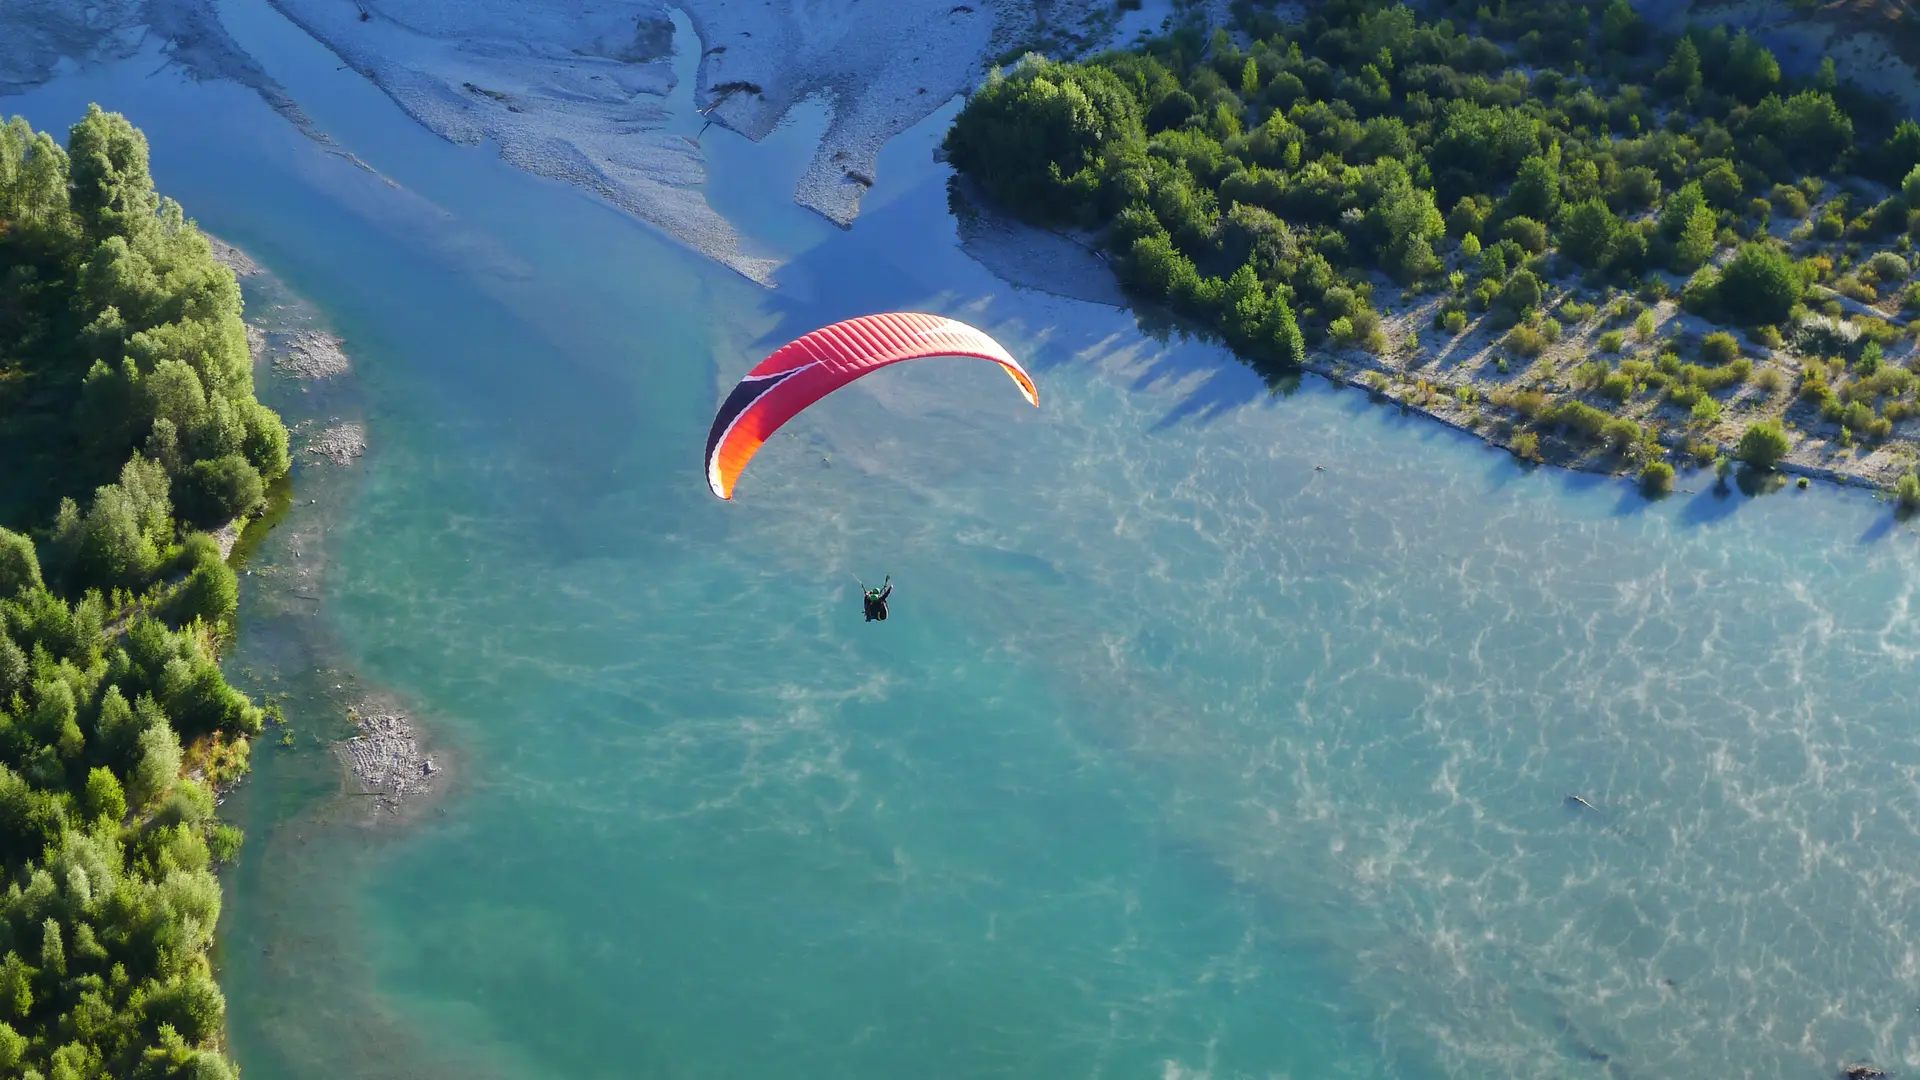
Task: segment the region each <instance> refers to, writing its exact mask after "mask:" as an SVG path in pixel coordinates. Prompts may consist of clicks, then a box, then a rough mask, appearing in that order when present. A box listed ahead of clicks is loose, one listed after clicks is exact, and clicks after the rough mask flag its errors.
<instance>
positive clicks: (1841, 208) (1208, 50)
mask: <svg viewBox="0 0 1920 1080" xmlns="http://www.w3.org/2000/svg"><path fill="white" fill-rule="evenodd" d="M1291 11H1292V9H1291V8H1290V7H1289V6H1286V5H1277V4H1274V3H1272V2H1270V0H1268V2H1250V0H1238V2H1236V3H1234V4H1233V5H1232V7H1231V17H1230V19H1229V20H1228V25H1225V26H1216V27H1209V26H1208V24H1207V22H1206V21H1205V11H1204V8H1202V7H1201V6H1199V5H1190V6H1189V7H1188V10H1187V12H1186V13H1185V14H1183V15H1181V16H1179V17H1178V18H1176V19H1175V20H1174V21H1172V22H1170V23H1169V26H1168V29H1167V30H1166V32H1164V33H1162V34H1161V35H1160V36H1158V37H1153V38H1150V39H1148V40H1146V41H1144V42H1142V43H1140V44H1138V45H1136V46H1134V47H1132V48H1130V49H1126V50H1121V51H1109V52H1105V53H1101V54H1099V55H1096V56H1092V57H1089V58H1086V59H1084V60H1081V61H1078V62H1076V61H1070V60H1050V59H1047V58H1046V57H1044V56H1041V55H1039V54H1028V55H1026V56H1024V57H1019V58H1018V59H1017V60H1015V57H1014V56H1013V55H1009V56H1008V57H1007V58H1006V59H1008V60H1013V61H1014V62H1013V63H1012V66H1011V67H1008V68H1005V69H1001V68H995V69H993V70H992V71H991V72H990V73H989V75H988V78H987V80H986V82H985V83H984V84H983V85H982V86H980V87H979V88H978V89H977V90H975V91H974V92H973V93H972V95H971V96H970V97H969V99H968V101H967V104H966V105H965V107H964V108H963V109H962V110H961V112H960V113H959V115H958V116H957V117H956V118H955V121H954V124H953V127H952V129H951V130H950V131H949V133H948V135H947V138H946V141H945V144H944V147H943V149H944V152H945V154H946V156H947V158H948V160H950V161H951V162H952V164H953V165H954V167H955V168H956V170H957V171H958V172H960V173H961V174H963V175H964V176H966V177H967V178H968V179H969V180H971V181H972V182H973V183H974V184H975V185H976V186H977V188H978V189H979V190H980V191H982V192H983V193H984V195H985V197H986V198H987V200H988V201H989V202H990V203H991V204H992V205H994V206H996V207H998V208H1000V209H1002V210H1005V211H1007V212H1009V213H1012V214H1014V215H1015V216H1017V217H1019V218H1021V219H1022V220H1024V221H1026V222H1028V223H1029V224H1034V225H1039V226H1043V227H1048V228H1052V229H1056V230H1058V229H1065V230H1070V231H1072V232H1073V233H1074V234H1076V235H1077V236H1079V237H1082V238H1084V239H1086V240H1088V241H1089V242H1091V243H1093V244H1096V245H1098V246H1100V247H1102V248H1104V249H1105V250H1106V251H1107V252H1108V253H1109V256H1110V258H1109V262H1110V263H1111V265H1112V266H1113V268H1114V272H1115V274H1116V276H1117V277H1118V279H1119V282H1120V284H1121V286H1122V287H1123V289H1124V290H1125V291H1126V292H1127V294H1128V295H1129V296H1130V297H1131V298H1133V299H1134V300H1135V301H1136V303H1137V304H1139V305H1140V306H1141V308H1142V309H1143V311H1142V314H1143V315H1144V314H1145V310H1144V309H1161V310H1165V311H1168V312H1170V313H1171V314H1172V315H1173V316H1174V317H1175V318H1176V319H1177V320H1178V321H1179V322H1180V324H1181V325H1182V326H1183V327H1184V328H1186V329H1188V330H1191V331H1193V332H1195V333H1198V334H1200V335H1202V336H1207V337H1211V338H1214V339H1217V340H1219V341H1221V342H1223V343H1224V344H1226V345H1228V346H1230V347H1231V348H1232V349H1233V350H1234V351H1235V353H1236V354H1238V355H1239V356H1240V357H1241V358H1242V359H1243V360H1245V361H1246V362H1247V363H1248V364H1250V365H1251V366H1252V367H1254V368H1255V369H1256V370H1257V371H1259V372H1260V373H1261V374H1263V375H1264V376H1266V377H1267V378H1268V380H1269V381H1270V383H1273V384H1275V385H1276V386H1277V385H1279V384H1280V381H1281V380H1282V379H1284V378H1285V377H1287V376H1289V375H1291V374H1292V373H1294V372H1298V371H1300V370H1303V369H1305V370H1316V371H1319V372H1321V373H1323V374H1327V375H1329V376H1331V377H1333V378H1335V379H1338V380H1340V381H1344V382H1349V383H1354V384H1357V385H1361V386H1364V387H1366V388H1368V389H1369V390H1371V391H1373V392H1374V393H1376V394H1378V395H1381V396H1384V397H1386V398H1390V399H1393V400H1396V401H1398V402H1400V403H1401V404H1403V405H1405V406H1408V407H1411V408H1416V409H1418V410H1420V411H1422V412H1425V413H1428V414H1429V415H1432V416H1434V417H1435V418H1436V419H1440V420H1442V421H1443V422H1446V423H1449V424H1453V425H1454V426H1457V427H1460V428H1462V429H1464V430H1468V431H1472V432H1474V433H1476V434H1478V435H1480V436H1481V437H1482V438H1485V439H1487V440H1488V441H1490V442H1493V443H1495V444H1497V445H1500V446H1503V447H1506V448H1507V449H1509V450H1511V451H1512V452H1513V453H1514V454H1516V455H1517V456H1519V457H1521V458H1523V459H1526V460H1530V461H1545V462H1550V463H1553V464H1558V465H1565V466H1569V467H1574V468H1583V469H1590V470H1598V471H1606V472H1616V473H1629V474H1635V475H1637V476H1638V477H1639V480H1640V482H1641V484H1642V486H1643V487H1644V488H1645V489H1646V490H1647V491H1648V493H1649V494H1659V493H1663V492H1665V491H1666V490H1669V489H1670V488H1671V486H1672V483H1673V477H1674V466H1675V465H1680V466H1682V467H1685V466H1688V465H1694V466H1709V465H1711V466H1713V467H1714V469H1715V472H1716V473H1717V475H1718V476H1719V477H1720V478H1721V480H1722V481H1724V479H1725V477H1726V476H1727V475H1728V473H1729V471H1730V470H1731V467H1732V466H1733V464H1734V463H1735V462H1740V463H1742V464H1744V465H1745V466H1746V467H1748V468H1749V469H1751V470H1753V471H1754V472H1756V473H1767V472H1772V471H1775V470H1782V469H1784V470H1788V471H1794V472H1799V473H1801V474H1803V475H1812V476H1820V477H1825V478H1830V479H1833V480H1836V481H1838V482H1842V483H1856V484H1863V485H1866V486H1870V487H1875V488H1891V489H1892V490H1893V492H1894V496H1895V497H1896V498H1897V499H1898V501H1899V502H1900V503H1901V505H1902V506H1903V508H1905V509H1913V508H1914V507H1916V506H1920V477H1916V476H1915V474H1914V468H1915V459H1916V452H1917V451H1920V399H1917V398H1916V390H1920V379H1916V375H1915V370H1914V368H1915V364H1916V349H1915V343H1916V336H1920V322H1914V323H1910V322H1909V321H1908V319H1907V318H1906V316H1907V315H1908V314H1912V313H1915V312H1916V311H1920V282H1916V281H1915V280H1914V275H1915V265H1914V261H1913V260H1914V258H1915V256H1914V253H1913V245H1914V241H1915V240H1916V239H1920V123H1916V122H1915V121H1914V120H1913V119H1912V118H1900V117H1898V116H1897V115H1896V113H1895V110H1893V109H1892V108H1891V107H1890V105H1889V103H1888V102H1887V101H1886V100H1884V99H1882V98H1879V97H1875V96H1874V95H1871V94H1869V93H1866V92H1864V91H1862V90H1860V89H1858V88H1856V87H1854V86H1852V85H1849V84H1845V83H1841V82H1839V81H1838V80H1837V79H1836V78H1835V76H1834V70H1833V65H1832V62H1831V60H1830V59H1829V60H1826V61H1824V62H1823V63H1822V64H1821V66H1820V67H1819V68H1818V69H1817V70H1816V71H1814V72H1813V73H1812V74H1811V75H1809V76H1807V77H1805V78H1799V79H1796V78H1790V77H1788V76H1787V75H1786V74H1784V73H1783V71H1782V69H1781V66H1780V64H1779V62H1778V60H1777V58H1776V57H1775V56H1774V55H1773V53H1772V52H1771V51H1769V50H1768V48H1767V47H1766V46H1765V45H1763V44H1762V43H1761V42H1760V41H1758V40H1757V39H1755V38H1753V37H1751V36H1749V35H1748V34H1746V33H1745V32H1740V33H1729V32H1728V31H1727V30H1726V29H1725V28H1724V27H1716V28H1712V29H1706V28H1698V27H1694V28H1689V29H1687V30H1686V31H1685V32H1684V33H1682V34H1680V35H1677V36H1661V35H1658V34H1656V33H1655V32H1654V31H1653V29H1652V28H1651V26H1650V25H1649V24H1648V23H1647V22H1646V21H1645V20H1644V19H1642V18H1641V17H1640V16H1639V15H1638V14H1637V13H1636V12H1635V10H1634V9H1633V7H1632V5H1631V4H1629V3H1628V2H1627V0H1612V2H1611V3H1606V4H1599V3H1595V4H1590V5H1588V4H1575V3H1570V2H1565V0H1547V2H1543V3H1529V4H1517V3H1516V4H1509V3H1499V4H1492V5H1489V4H1484V3H1477V2H1463V0H1439V2H1435V3H1431V4H1427V5H1425V6H1424V8H1423V10H1422V13H1420V14H1416V13H1415V11H1414V10H1413V9H1411V8H1409V7H1407V6H1406V5H1404V4H1392V3H1383V2H1380V0H1335V2H1332V3H1328V4H1325V5H1320V6H1318V7H1316V8H1315V9H1314V10H1313V13H1312V14H1311V15H1309V16H1307V17H1304V18H1289V17H1287V16H1288V13H1289V12H1291Z"/></svg>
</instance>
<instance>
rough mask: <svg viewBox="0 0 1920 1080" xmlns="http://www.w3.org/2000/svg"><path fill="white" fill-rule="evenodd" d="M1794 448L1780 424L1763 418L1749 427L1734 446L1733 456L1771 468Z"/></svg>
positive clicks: (1755, 465)
mask: <svg viewBox="0 0 1920 1080" xmlns="http://www.w3.org/2000/svg"><path fill="white" fill-rule="evenodd" d="M1792 449H1793V444H1792V443H1790V442H1788V441H1787V433H1786V432H1785V431H1784V430H1782V429H1781V427H1780V425H1779V424H1776V423H1774V422H1773V421H1771V420H1762V421H1760V422H1759V423H1757V424H1754V425H1753V426H1752V427H1750V428H1748V429H1747V430H1746V431H1745V432H1743V433H1742V434H1741V436H1740V442H1739V444H1738V445H1737V446H1735V447H1734V451H1733V456H1734V457H1737V458H1739V459H1740V460H1741V461H1744V462H1746V463H1747V464H1749V465H1752V466H1753V467H1754V468H1757V469H1771V468H1773V467H1774V466H1775V465H1778V464H1779V463H1780V462H1781V460H1782V459H1784V458H1785V457H1786V456H1787V453H1788V451H1790V450H1792Z"/></svg>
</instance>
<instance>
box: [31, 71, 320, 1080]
mask: <svg viewBox="0 0 1920 1080" xmlns="http://www.w3.org/2000/svg"><path fill="white" fill-rule="evenodd" d="M0 462H4V463H5V467H4V468H0V526H4V527H0V871H3V872H4V874H5V882H4V888H5V892H4V896H0V1075H7V1076H18V1077H24V1078H30V1080H92V1078H98V1077H108V1076H112V1077H125V1078H133V1080H160V1078H183V1080H184V1078H189V1077H190V1078H193V1080H221V1078H226V1077H232V1076H235V1075H237V1069H236V1067H235V1066H234V1065H233V1064H232V1062H231V1061H230V1059H229V1058H228V1057H227V1056H226V1052H225V1010H226V1004H225V999H224V998H223V996H222V995H221V992H220V989H219V988H218V986H216V985H215V982H214V978H213V970H212V966H211V963H210V961H209V957H208V951H209V949H210V948H211V946H212V943H213V935H214V930H215V927H216V925H217V923H218V921H219V917H220V904H221V889H220V884H219V882H218V880H217V879H216V878H215V876H214V873H213V869H214V867H216V866H218V865H220V864H222V863H225V862H227V861H229V860H231V859H232V858H234V856H235V855H236V854H237V852H238V849H239V846H240V841H241V836H240V833H239V831H238V830H237V829H234V828H232V827H231V826H228V825H224V824H221V823H220V822H218V821H217V820H216V817H215V802H216V794H215V793H216V789H217V788H218V787H219V786H220V785H222V784H226V783H231V782H232V781H234V780H235V779H237V778H238V777H239V776H241V775H242V774H244V772H245V771H246V768H247V764H248V755H249V751H250V747H251V740H252V738H253V737H254V736H256V735H258V734H259V732H260V730H261V728H262V725H263V722H264V721H265V720H266V718H267V714H268V712H269V711H271V710H270V709H269V710H263V709H262V708H260V707H259V706H257V705H255V704H254V703H253V702H251V701H249V700H248V699H247V698H246V697H245V696H244V695H242V694H241V693H239V692H238V691H236V690H235V689H234V688H233V687H232V686H230V685H229V684H228V683H227V681H226V679H225V678H224V677H223V676H222V674H221V672H220V668H219V666H218V656H219V651H220V648H221V646H222V645H223V644H224V643H225V642H227V641H229V640H230V639H231V635H232V632H233V623H234V615H235V611H236V610H237V605H238V595H239V593H238V581H237V579H236V576H235V574H234V571H233V569H232V568H231V567H230V566H229V565H228V563H227V560H226V556H225V553H224V552H223V551H222V547H221V545H220V544H219V542H217V541H216V540H215V538H214V536H213V535H212V534H213V533H214V532H216V531H220V530H222V529H224V528H225V527H227V526H229V525H232V524H233V523H235V522H236V521H239V520H244V519H247V518H249V517H250V516H252V515H254V514H256V513H257V512H258V511H259V510H260V508H261V507H262V506H263V505H264V501H265V492H266V488H267V485H269V484H271V483H272V482H274V481H275V480H278V479H280V478H281V477H284V476H285V475H286V474H287V472H288V468H289V461H288V455H287V432H286V429H285V427H284V426H283V425H282V423H281V421H280V418H279V417H278V416H277V415H275V414H274V413H273V412H272V411H271V410H269V409H268V408H266V407H265V406H263V405H261V404H260V403H259V401H258V400H256V398H255V397H254V386H253V371H252V360H251V356H250V353H249V349H248V341H247V333H246V329H245V327H244V325H243V324H242V322H241V295H240V290H239V287H238V285H237V283H236V282H235V279H234V275H233V273H232V272H231V271H230V270H228V269H227V268H226V267H224V266H221V265H219V264H218V263H217V262H216V261H215V259H214V257H213V254H212V250H211V249H210V247H209V245H208V242H207V240H206V239H205V238H204V237H203V236H202V235H201V234H200V232H199V231H198V230H197V229H196V228H195V226H194V225H193V223H192V222H191V221H189V220H188V219H187V218H186V216H185V214H184V212H183V211H182V209H181V207H180V206H179V204H177V203H175V202H173V201H172V200H170V199H163V198H161V197H160V196H159V195H158V193H157V192H155V190H154V187H153V181H152V178H151V176H150V174H149V172H148V165H147V143H146V139H145V137H144V136H143V135H142V134H141V133H140V132H139V131H138V130H136V129H135V128H134V127H133V126H132V125H131V124H130V123H128V121H127V120H126V118H125V117H123V116H121V115H119V114H117V113H106V112H102V111H101V110H100V109H99V108H98V107H97V106H94V107H90V108H89V109H88V112H87V114H86V116H85V117H84V118H83V119H81V120H80V121H79V122H78V123H76V124H75V125H74V126H73V127H72V129H71V130H70V131H69V132H68V137H67V143H66V146H65V147H64V148H62V147H61V146H60V144H59V143H58V142H57V141H56V140H55V139H54V138H53V137H52V136H50V135H48V134H46V133H44V132H35V131H33V130H32V128H31V127H30V126H29V125H28V124H27V123H26V122H25V121H24V120H21V119H19V118H15V119H14V120H12V121H11V122H9V123H7V124H5V125H4V126H0Z"/></svg>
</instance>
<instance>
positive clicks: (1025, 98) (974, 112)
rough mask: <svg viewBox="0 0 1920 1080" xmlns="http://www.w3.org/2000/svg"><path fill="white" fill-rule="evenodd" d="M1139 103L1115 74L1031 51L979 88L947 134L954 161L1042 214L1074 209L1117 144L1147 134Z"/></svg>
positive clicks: (1002, 197) (1010, 200) (1013, 204)
mask: <svg viewBox="0 0 1920 1080" xmlns="http://www.w3.org/2000/svg"><path fill="white" fill-rule="evenodd" d="M1138 108H1139V106H1138V105H1137V104H1136V103H1135V102H1134V100H1133V95H1131V94H1129V93H1128V92H1127V89H1126V86H1125V85H1124V84H1123V83H1121V81H1120V80H1119V78H1118V77H1117V76H1115V75H1114V73H1113V72H1112V71H1110V70H1108V69H1106V68H1102V67H1083V66H1081V65H1077V64H1062V63H1056V62H1054V61H1051V60H1047V59H1044V58H1042V57H1039V56H1035V55H1029V56H1028V57H1027V58H1025V59H1023V60H1022V61H1020V63H1019V64H1017V65H1015V66H1014V68H1013V69H1012V70H1011V71H1009V72H1006V73H1005V74H1002V73H1000V72H999V71H997V70H996V71H995V72H994V73H993V74H992V75H990V76H989V77H988V79H987V82H986V85H984V86H982V87H981V88H980V89H979V90H977V91H975V92H974V94H973V96H972V97H971V98H969V99H968V101H967V105H966V107H965V108H963V109H962V110H961V111H960V115H959V116H958V117H956V118H955V119H954V124H953V129H952V130H951V131H950V132H948V133H947V139H946V150H947V154H948V157H949V158H950V160H952V162H953V164H954V167H955V168H958V169H960V170H961V171H963V172H965V173H967V174H968V175H969V176H972V177H974V178H975V179H976V180H977V181H978V182H979V183H980V185H981V186H982V187H983V188H984V189H986V192H987V194H988V195H990V196H992V197H993V198H994V199H996V200H997V201H999V202H1000V203H1001V204H1002V205H1005V206H1008V207H1010V208H1012V209H1014V210H1016V211H1018V212H1021V213H1024V214H1029V215H1032V216H1035V217H1040V218H1050V219H1059V218H1067V217H1071V216H1073V215H1074V212H1075V211H1076V210H1077V209H1078V208H1079V205H1080V203H1079V201H1078V200H1080V199H1082V198H1083V197H1084V196H1085V195H1086V194H1087V192H1088V188H1089V187H1090V186H1092V185H1094V184H1095V183H1096V181H1095V179H1094V174H1095V172H1096V170H1097V169H1098V167H1099V166H1100V164H1101V161H1102V159H1103V157H1104V156H1105V155H1106V154H1107V152H1108V148H1109V147H1111V146H1115V145H1116V144H1117V145H1120V146H1125V145H1128V144H1134V143H1138V142H1139V141H1140V140H1141V138H1142V130H1141V126H1140V118H1139V115H1138Z"/></svg>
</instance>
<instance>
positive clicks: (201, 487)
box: [180, 454, 266, 528]
mask: <svg viewBox="0 0 1920 1080" xmlns="http://www.w3.org/2000/svg"><path fill="white" fill-rule="evenodd" d="M265 498H266V485H265V484H263V483H262V482H261V480H260V472H259V470H258V469H255V468H254V467H253V465H252V463H250V462H248V461H247V459H246V458H243V457H241V456H240V455H238V454H228V455H227V456H225V457H220V458H215V459H213V460H211V461H196V462H194V463H193V465H192V467H190V468H189V469H188V470H187V473H186V475H185V476H182V477H181V478H180V512H181V515H182V516H183V517H185V518H186V520H187V521H188V522H190V523H191V524H193V525H196V526H199V527H202V528H218V527H219V526H221V525H224V524H226V523H227V522H229V521H232V520H234V519H235V518H238V517H241V516H243V515H246V514H250V513H252V512H253V511H254V510H255V509H257V508H258V507H259V506H260V504H261V503H262V502H263V501H264V500H265Z"/></svg>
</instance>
